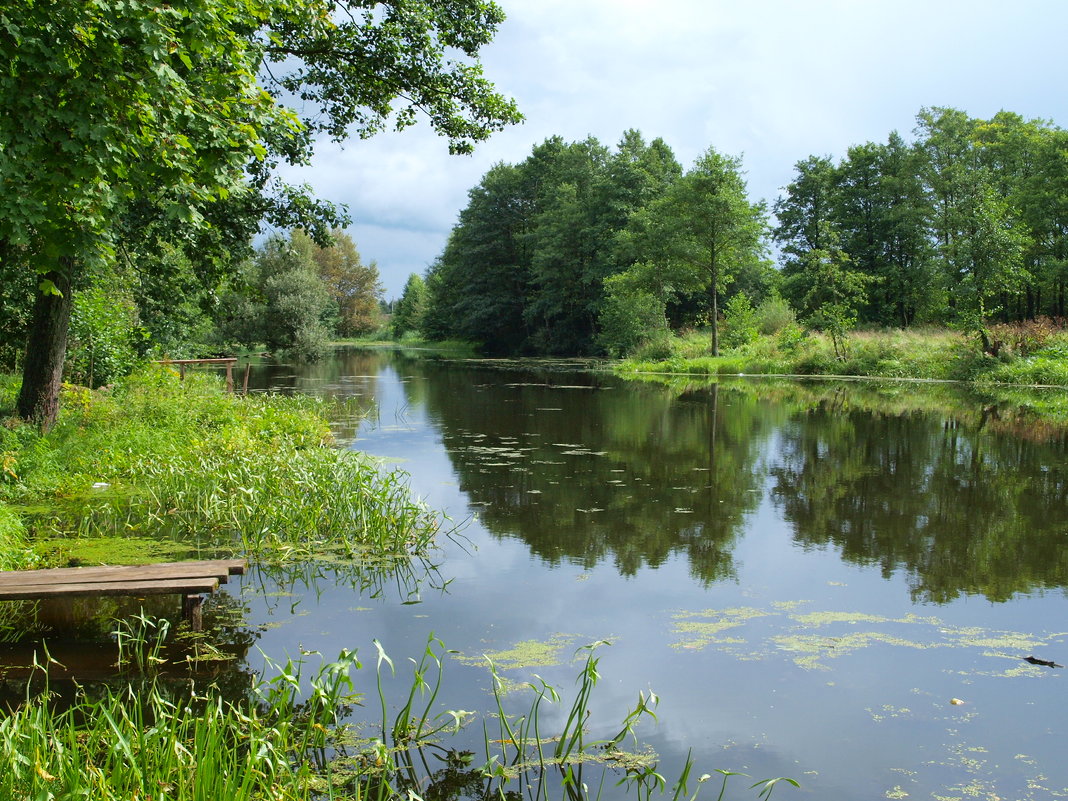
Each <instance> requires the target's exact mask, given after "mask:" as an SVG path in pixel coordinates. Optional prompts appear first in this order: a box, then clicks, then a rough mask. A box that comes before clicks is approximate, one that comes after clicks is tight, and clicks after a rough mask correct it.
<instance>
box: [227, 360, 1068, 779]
mask: <svg viewBox="0 0 1068 801" xmlns="http://www.w3.org/2000/svg"><path fill="white" fill-rule="evenodd" d="M579 367H581V366H578V367H576V366H571V368H570V369H568V366H566V365H558V364H529V365H518V364H516V363H510V362H465V361H447V360H445V361H442V360H435V359H429V358H419V357H411V356H401V355H391V354H389V353H386V352H373V351H344V352H342V353H341V354H339V356H338V358H337V359H336V360H333V361H330V362H328V363H326V364H323V365H317V366H312V367H306V368H299V369H298V368H291V367H281V368H275V369H273V370H272V371H269V372H268V373H265V374H264V375H263V376H261V384H262V385H269V386H271V387H273V388H276V389H285V390H289V391H293V390H295V391H302V392H312V393H322V394H326V395H333V396H343V397H347V398H351V399H353V403H354V404H355V405H356V406H357V407H358V406H360V405H361V404H366V406H365V407H364V408H374V409H375V412H374V414H373V416H372V417H371V419H370V420H369V421H366V422H363V423H357V422H356V419H355V417H349V418H347V419H339V420H337V421H336V432H337V435H338V437H339V439H340V440H341V441H342V442H343V443H344V444H345V445H346V446H347V447H352V448H355V449H357V450H360V451H363V452H366V453H368V454H371V455H373V456H375V457H378V458H381V459H382V460H384V461H385V462H386V463H388V464H398V465H400V466H401V467H402V468H403V469H404V470H406V471H408V472H409V473H410V475H411V486H412V488H413V490H414V491H415V493H416V494H418V495H419V496H421V497H423V498H425V499H426V502H427V503H428V504H429V505H430V506H431V507H433V508H436V509H441V510H444V511H445V512H446V513H447V514H448V515H449V517H450V518H451V520H452V521H453V523H455V524H461V529H460V532H459V533H458V534H455V535H453V536H449V537H442V540H441V545H442V547H441V551H440V552H439V553H438V554H436V555H435V561H436V562H437V563H438V564H439V568H438V571H437V573H436V574H433V575H430V576H424V577H423V580H422V581H420V582H405V581H396V582H395V583H394V585H393V586H377V587H375V588H373V589H372V590H365V591H363V592H360V591H358V589H357V588H354V586H353V583H352V582H345V583H342V584H339V585H336V586H335V585H333V584H332V582H331V579H330V577H329V574H324V576H323V577H322V578H321V579H320V580H317V581H310V582H308V583H307V584H301V583H299V582H297V583H296V584H291V585H289V586H286V587H281V588H279V587H278V586H275V585H270V582H267V584H268V585H270V586H267V587H264V586H261V587H259V588H253V587H251V586H250V585H247V586H246V594H245V598H244V600H245V602H246V603H247V604H248V605H249V607H250V614H251V618H252V620H254V621H260V622H261V623H268V624H269V625H267V626H265V627H263V631H262V633H261V634H260V636H259V641H258V643H257V645H258V647H259V648H261V649H263V651H264V652H265V653H267V654H272V655H277V654H280V653H295V652H296V651H297V650H298V649H304V650H319V651H322V652H323V653H324V654H326V655H331V654H333V653H336V652H337V650H338V649H339V648H340V647H354V648H359V649H360V652H361V653H363V654H365V656H366V658H367V659H368V660H371V659H372V658H373V648H372V647H371V646H370V645H369V643H370V641H371V638H373V637H377V638H378V639H379V640H380V641H381V643H382V645H383V646H384V647H385V649H386V650H387V652H389V653H390V654H391V655H392V656H393V657H394V658H395V660H399V662H402V661H403V659H404V657H406V656H412V657H418V655H419V654H420V653H421V652H422V649H423V647H424V646H425V643H426V640H427V637H428V636H429V635H430V633H431V632H433V634H434V635H435V636H437V637H439V638H441V639H442V640H443V641H444V642H445V644H446V645H447V646H448V647H449V648H452V649H456V650H457V651H458V652H459V654H458V655H457V657H456V659H455V660H453V661H450V662H449V664H447V666H446V675H447V683H446V688H445V691H444V693H443V699H442V706H443V708H458V707H462V708H464V709H469V710H475V709H482V710H484V709H488V708H489V706H490V704H491V701H492V698H491V696H490V695H489V693H488V688H489V682H488V679H487V673H486V669H485V667H484V663H482V655H483V654H488V655H491V656H493V655H496V656H497V660H498V662H499V663H500V664H501V666H502V668H503V669H502V673H504V674H505V675H506V676H507V677H508V678H510V679H514V680H516V681H522V680H526V679H528V678H529V677H530V676H531V675H532V674H537V675H539V676H542V677H544V678H545V679H546V680H548V681H550V682H552V683H554V684H557V685H558V686H560V688H561V689H562V690H564V691H567V692H569V691H570V690H571V688H572V687H573V680H574V677H575V675H576V673H577V668H576V665H575V664H574V663H573V661H572V656H573V654H574V652H575V649H576V648H577V647H578V646H581V645H583V644H587V643H590V642H593V641H597V640H608V641H610V642H611V645H610V646H608V647H605V648H604V649H603V651H602V652H601V662H600V671H601V674H602V682H601V684H600V686H599V687H598V690H597V694H596V696H595V700H594V705H593V714H592V715H591V719H590V721H589V724H588V725H589V727H590V728H591V729H593V730H596V731H599V732H600V733H609V731H608V730H609V729H612V726H613V725H614V724H616V723H618V721H619V720H620V719H621V718H622V716H623V714H625V711H626V710H627V709H628V708H629V707H630V706H631V705H632V704H633V702H634V701H635V699H636V698H637V694H638V692H639V691H642V690H645V691H648V690H649V689H652V690H654V691H655V692H656V693H657V694H658V695H659V696H660V698H661V705H660V709H659V713H658V714H659V722H658V723H657V724H655V725H652V726H649V725H646V726H645V727H644V728H643V729H642V732H641V733H642V735H643V740H644V741H645V742H648V743H650V744H651V745H652V746H653V747H654V748H655V749H656V750H657V751H658V752H659V753H660V755H661V757H662V762H661V766H662V768H663V772H664V773H665V775H669V776H670V775H671V773H672V771H673V769H677V767H678V766H679V765H680V764H681V762H682V760H683V758H684V757H685V754H686V752H687V749H690V748H692V749H693V753H694V756H695V758H696V760H697V763H698V766H697V770H698V772H703V771H709V770H711V769H713V768H717V767H718V768H726V769H731V770H741V771H745V772H746V773H748V774H750V775H751V776H753V778H754V779H756V778H766V777H769V776H777V775H788V776H792V777H794V778H796V779H797V780H799V781H800V782H801V783H802V785H803V790H802V791H800V792H799V791H796V790H793V789H792V788H786V789H783V790H780V791H779V792H780V793H781V794H782V796H783V797H786V796H787V795H790V794H794V795H797V796H798V797H811V798H821V799H856V798H882V797H887V798H906V797H908V798H939V799H943V798H985V799H995V798H1014V799H1030V798H1035V799H1039V798H1043V799H1044V798H1055V797H1062V796H1063V795H1065V794H1068V767H1066V766H1065V764H1064V762H1063V759H1062V753H1063V750H1064V746H1063V742H1062V740H1061V735H1062V733H1063V726H1062V725H1061V721H1063V719H1064V718H1065V714H1066V712H1068V702H1066V700H1065V692H1064V684H1063V682H1064V673H1065V672H1068V671H1062V670H1058V669H1050V668H1045V667H1041V666H1033V665H1030V664H1028V663H1026V662H1024V661H1022V657H1024V656H1028V655H1030V654H1034V655H1036V656H1039V657H1042V658H1047V659H1055V660H1056V661H1057V662H1060V663H1068V633H1066V632H1068V623H1066V620H1068V615H1066V612H1068V603H1066V600H1065V592H1064V588H1065V587H1066V586H1068V548H1066V545H1068V497H1066V496H1068V475H1066V438H1065V435H1064V433H1063V431H1061V430H1059V429H1058V428H1057V427H1056V426H1049V425H1042V424H1037V423H1032V422H1031V421H1029V419H1028V418H1027V417H1026V415H1024V416H1020V415H1019V414H1018V413H1016V412H1010V411H1008V410H1005V409H1002V408H999V407H998V406H997V404H991V403H990V402H989V401H985V400H983V399H976V398H974V397H970V396H968V395H965V394H962V393H961V392H960V391H958V390H955V389H952V388H948V387H935V388H932V389H930V390H925V389H922V388H920V387H918V386H916V385H908V384H899V385H883V386H876V385H842V384H839V385H836V384H831V383H828V382H809V383H796V382H787V381H781V380H775V381H773V380H768V379H748V380H746V379H736V380H723V381H721V382H719V383H718V384H713V385H706V386H697V385H690V384H686V383H684V382H683V383H675V384H674V385H670V386H664V385H660V384H642V383H626V382H622V381H620V380H617V379H614V378H612V377H610V376H606V375H604V374H597V373H592V372H587V371H583V370H582V369H578V368H579ZM350 408H352V404H350ZM443 585H444V588H442V587H443ZM264 589H267V590H269V591H271V595H270V597H267V598H264V597H262V591H263V590H264ZM283 591H284V592H283ZM286 593H288V594H286ZM369 689H370V688H369ZM519 698H520V696H519V695H516V699H517V700H516V701H515V704H516V708H522V707H523V706H525V704H524V703H523V702H522V701H520V700H519ZM954 700H955V701H962V702H963V703H953V701H954ZM480 705H481V706H480ZM549 714H550V717H551V715H552V714H556V713H553V712H550V713H549ZM611 733H614V730H613V731H612V732H611ZM740 787H741V783H739V786H738V788H736V789H740ZM739 795H741V796H743V797H744V796H745V794H744V793H739Z"/></svg>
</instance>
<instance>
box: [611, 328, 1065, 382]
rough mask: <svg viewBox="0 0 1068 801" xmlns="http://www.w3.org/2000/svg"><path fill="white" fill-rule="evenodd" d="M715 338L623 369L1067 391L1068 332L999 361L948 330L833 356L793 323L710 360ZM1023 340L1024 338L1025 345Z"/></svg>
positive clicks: (698, 338) (703, 337) (640, 358)
mask: <svg viewBox="0 0 1068 801" xmlns="http://www.w3.org/2000/svg"><path fill="white" fill-rule="evenodd" d="M710 340H711V337H710V334H709V333H708V332H707V331H690V332H686V333H685V334H683V335H681V336H679V337H675V338H673V339H671V340H665V341H658V342H656V343H654V344H653V345H651V346H649V347H648V348H647V349H646V351H645V352H644V353H643V352H639V353H638V354H637V355H636V356H635V357H634V358H631V359H628V360H626V361H624V362H623V363H622V364H621V365H620V367H619V368H618V371H619V372H620V373H621V374H622V375H627V374H635V373H655V372H661V373H678V374H688V375H737V374H750V375H760V374H763V375H772V374H775V375H844V376H870V377H875V378H897V379H903V378H906V379H922V380H942V381H969V382H975V383H980V384H1026V385H1042V386H1058V387H1068V331H1064V330H1053V331H1048V332H1045V333H1044V334H1043V337H1042V342H1041V344H1040V345H1039V346H1038V347H1034V349H1033V350H1031V349H1029V348H1028V347H1026V346H1022V345H1021V344H1020V343H1017V344H1014V345H1013V346H1006V347H1005V348H1003V349H1002V350H1001V351H1000V352H999V355H998V356H997V357H993V356H988V355H985V354H982V353H980V352H979V350H978V348H977V346H976V344H975V342H974V340H973V338H969V337H966V336H965V335H963V334H961V333H959V332H955V331H949V330H945V329H923V328H916V329H908V330H900V329H897V330H895V329H888V330H880V331H854V332H852V333H850V334H849V335H848V337H847V338H846V341H845V346H844V349H843V352H842V353H840V354H835V351H834V347H833V344H832V342H831V340H830V338H829V337H827V336H824V335H823V334H820V333H818V332H812V331H805V330H803V329H801V328H800V327H798V326H796V325H789V326H786V327H785V328H783V329H781V330H780V331H779V332H777V333H776V334H772V335H766V336H760V337H759V338H757V339H756V340H755V341H754V342H750V343H748V344H744V345H740V346H738V347H735V348H723V349H721V355H720V356H718V357H713V356H711V355H710ZM1021 341H1022V340H1021Z"/></svg>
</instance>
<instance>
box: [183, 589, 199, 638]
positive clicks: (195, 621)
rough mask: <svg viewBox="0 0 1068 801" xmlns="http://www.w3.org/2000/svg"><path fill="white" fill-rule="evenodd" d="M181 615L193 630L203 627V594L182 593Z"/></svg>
mask: <svg viewBox="0 0 1068 801" xmlns="http://www.w3.org/2000/svg"><path fill="white" fill-rule="evenodd" d="M182 617H183V618H184V619H185V620H187V621H188V622H189V628H191V629H192V630H193V631H201V630H203V628H204V596H202V595H183V596H182Z"/></svg>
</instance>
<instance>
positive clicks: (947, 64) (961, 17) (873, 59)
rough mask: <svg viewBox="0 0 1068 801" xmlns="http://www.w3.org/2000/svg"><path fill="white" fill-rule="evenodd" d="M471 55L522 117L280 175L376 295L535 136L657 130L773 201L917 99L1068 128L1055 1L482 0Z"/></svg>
mask: <svg viewBox="0 0 1068 801" xmlns="http://www.w3.org/2000/svg"><path fill="white" fill-rule="evenodd" d="M498 2H499V3H500V5H501V6H502V7H503V8H504V10H505V12H506V13H507V14H508V19H507V20H506V21H505V22H504V24H503V25H502V26H501V28H500V30H499V32H498V34H497V37H496V39H495V41H494V43H493V44H492V45H491V46H490V47H489V48H487V49H486V50H485V51H484V53H483V59H482V61H483V64H484V67H485V72H486V75H487V77H489V78H490V79H491V80H493V81H494V82H495V83H496V84H497V86H498V88H499V89H500V90H501V91H502V92H504V93H506V94H509V95H511V96H513V97H515V98H516V100H517V101H518V103H519V106H520V109H521V110H522V111H523V113H524V114H525V115H526V118H527V119H526V122H525V123H523V124H522V125H519V126H516V127H514V128H511V129H509V130H508V131H505V132H503V133H501V134H497V135H496V136H495V137H493V138H492V139H491V140H489V141H488V142H486V143H483V144H482V145H481V146H480V147H479V148H478V150H477V152H476V154H475V155H474V156H450V155H449V154H448V149H447V147H446V144H445V142H444V141H443V140H441V139H439V138H437V137H435V136H434V135H433V133H432V132H431V131H430V129H429V126H427V125H425V124H421V125H419V126H417V127H415V128H412V129H408V130H407V131H405V132H403V133H400V134H396V133H389V134H382V135H379V136H377V137H375V138H374V139H369V140H359V139H354V140H351V141H349V142H348V143H347V144H346V145H344V146H343V147H339V146H336V145H332V144H329V143H323V144H321V145H320V147H319V148H318V150H317V153H316V156H315V159H314V162H313V163H312V165H311V166H309V167H305V168H302V169H300V170H289V171H287V172H286V173H285V177H286V178H288V179H289V180H296V181H306V182H308V183H309V184H311V186H312V187H313V188H314V189H315V191H316V193H317V194H319V195H320V196H322V197H324V198H326V199H329V200H332V201H334V202H338V203H344V204H346V205H347V206H348V207H349V210H350V212H351V214H352V216H353V218H354V220H355V223H354V224H353V225H352V227H351V228H350V229H349V233H350V234H351V235H352V236H353V238H354V239H355V240H356V244H357V247H358V248H359V250H360V252H361V254H362V255H363V256H364V259H365V260H375V261H376V262H377V263H378V267H379V270H380V272H381V275H382V280H383V283H384V284H385V286H386V296H387V297H397V296H399V295H400V292H401V290H402V288H403V286H404V282H405V280H406V279H407V277H408V275H409V274H410V273H413V272H415V273H422V272H424V271H425V269H426V267H427V266H428V265H429V263H430V262H431V261H432V260H433V259H434V258H435V257H436V256H437V255H438V254H439V253H440V252H441V250H442V248H443V247H444V244H445V239H446V237H447V236H448V232H449V230H450V229H451V227H452V225H453V224H454V223H455V221H456V217H457V214H458V213H459V212H460V210H461V209H462V208H463V207H464V205H465V204H466V201H467V190H468V189H470V188H471V187H472V186H474V185H475V184H476V183H478V181H479V179H480V178H481V177H482V175H483V174H484V173H485V172H486V170H487V169H489V167H490V166H491V165H492V164H494V163H496V162H498V161H505V162H510V163H516V162H519V161H522V160H523V159H524V158H525V157H526V156H527V155H528V154H529V153H530V149H531V147H532V146H533V145H535V144H536V143H538V142H541V141H542V140H544V139H545V138H546V137H549V136H553V135H557V134H558V135H560V136H563V137H564V138H565V139H566V140H568V141H572V140H578V139H584V138H585V137H586V136H588V135H593V136H596V137H597V138H598V139H600V140H601V142H603V143H604V144H607V145H614V144H615V143H616V142H618V141H619V138H620V136H621V134H622V133H623V131H624V130H626V129H627V128H637V129H639V130H640V131H641V132H642V133H643V134H644V135H645V137H646V138H647V139H652V138H655V137H657V136H660V137H662V138H663V139H664V140H665V141H666V142H667V143H668V144H669V145H670V146H671V147H672V148H674V150H675V153H676V155H677V156H678V158H679V160H680V161H681V162H682V163H683V165H684V166H689V165H690V163H692V161H693V160H694V159H695V158H696V157H697V156H698V155H699V154H700V153H701V152H703V151H704V150H706V149H707V148H708V147H709V146H714V147H715V148H716V149H717V150H719V151H721V152H724V153H729V154H732V155H741V156H742V157H743V165H744V167H745V169H746V171H747V173H748V180H749V189H750V194H751V196H752V197H753V198H754V199H756V198H764V199H766V200H768V201H769V203H770V202H771V201H773V200H774V199H775V197H777V196H778V194H779V191H780V189H781V187H783V186H784V185H785V184H787V183H788V182H789V181H790V180H791V175H792V171H793V165H794V164H795V163H796V162H797V161H799V160H801V159H803V158H806V157H807V156H809V155H813V154H819V155H831V156H834V157H835V158H839V157H841V156H843V155H844V154H845V151H846V149H847V148H848V147H849V146H850V145H852V144H858V143H861V142H866V141H884V140H885V138H886V136H887V135H888V134H889V133H890V131H892V130H897V131H899V132H901V133H902V134H903V135H905V136H906V138H911V132H912V128H913V126H914V118H915V115H916V113H917V112H918V111H919V110H920V108H921V107H923V106H952V107H955V108H959V109H962V110H964V111H966V112H968V113H969V114H971V115H972V116H975V117H982V118H986V117H990V116H992V115H993V114H995V113H997V112H998V111H999V110H1001V109H1005V110H1008V111H1015V112H1017V113H1019V114H1022V115H1023V116H1024V117H1027V118H1041V119H1048V120H1052V121H1053V122H1055V123H1056V124H1058V125H1061V126H1062V127H1068V96H1066V83H1068V57H1066V55H1065V44H1064V42H1065V35H1066V32H1068V2H1061V0H1043V1H1039V0H1017V1H1016V2H1013V3H1011V4H1010V3H1008V2H990V1H984V0H969V1H968V2H964V1H963V0H926V2H919V1H917V0H892V1H891V0H852V2H850V1H849V0H498Z"/></svg>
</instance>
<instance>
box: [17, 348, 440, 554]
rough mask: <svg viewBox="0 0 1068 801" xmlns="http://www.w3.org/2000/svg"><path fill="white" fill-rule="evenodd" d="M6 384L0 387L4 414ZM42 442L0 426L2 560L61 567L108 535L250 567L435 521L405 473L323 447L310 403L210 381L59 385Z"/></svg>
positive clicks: (157, 375) (147, 375)
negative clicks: (54, 414) (52, 421)
mask: <svg viewBox="0 0 1068 801" xmlns="http://www.w3.org/2000/svg"><path fill="white" fill-rule="evenodd" d="M16 387H17V381H15V380H14V379H12V378H10V377H9V378H7V379H5V380H4V382H3V384H2V390H3V391H2V395H0V407H2V408H3V409H5V410H6V411H7V413H9V414H10V413H11V412H13V404H14V396H15V390H16ZM63 401H64V402H63V406H62V411H61V414H60V416H59V418H58V420H57V423H56V425H55V426H54V427H53V429H52V430H51V431H49V432H48V433H47V434H41V433H40V432H38V431H37V430H36V429H35V428H33V427H32V426H29V425H26V424H20V423H19V422H18V421H17V419H16V418H14V417H9V418H8V420H7V423H6V424H5V425H4V426H3V427H2V428H0V460H2V464H3V476H2V478H0V534H2V535H3V538H4V547H3V549H2V553H0V559H3V561H4V563H5V564H6V565H7V566H8V567H10V568H14V567H29V566H33V565H35V564H38V563H40V564H48V565H51V564H60V563H65V562H66V561H68V560H70V559H79V558H80V556H79V553H80V550H81V549H83V548H86V547H93V546H94V545H96V546H99V543H100V542H101V541H102V540H103V541H107V540H115V541H119V542H121V541H123V540H129V539H130V538H141V539H140V540H139V541H141V542H146V541H147V542H151V541H158V542H159V543H161V544H164V543H170V547H171V548H172V549H174V548H177V549H179V550H180V551H182V552H185V553H194V552H215V553H220V554H237V555H249V556H253V557H255V558H257V559H264V560H272V559H286V560H290V561H297V560H300V559H302V558H312V557H327V556H330V555H334V556H345V557H354V556H357V555H361V554H362V555H364V556H365V557H367V558H375V559H387V558H389V557H390V556H394V557H405V556H407V555H409V554H411V553H413V552H417V551H420V550H424V549H425V548H426V547H428V546H429V544H430V542H431V541H432V540H433V537H434V533H435V531H436V528H437V520H436V518H434V516H432V515H431V514H429V513H428V512H427V511H426V510H424V509H423V508H422V507H421V506H419V505H418V504H416V503H415V502H414V501H412V499H411V498H410V495H409V493H408V491H407V487H406V483H405V481H404V477H403V476H402V475H401V474H399V473H395V472H387V471H380V470H379V469H378V468H377V466H376V465H374V464H373V463H372V462H371V461H370V460H368V459H366V458H364V457H362V456H360V455H359V454H357V453H355V452H352V451H345V450H341V449H338V448H335V447H332V446H331V436H330V430H329V427H328V425H327V423H326V420H325V416H324V408H323V406H322V401H319V400H316V399H312V398H309V397H306V396H293V397H267V396H255V395H254V396H250V397H247V398H240V397H235V396H233V395H228V394H226V393H224V392H222V391H221V388H220V386H219V385H218V381H217V379H216V378H214V377H212V376H204V375H197V374H195V373H193V372H191V373H190V374H189V375H188V376H187V377H186V379H185V380H184V381H180V380H179V378H178V376H177V375H176V374H175V373H174V372H173V371H172V370H169V369H166V368H163V367H160V366H158V365H157V366H150V367H147V368H145V369H143V370H139V371H137V372H135V373H133V374H132V375H130V376H128V377H127V378H124V379H122V380H121V381H119V382H117V383H116V384H114V385H113V386H111V387H109V388H106V389H101V390H95V391H94V390H89V389H86V388H84V387H74V386H69V385H68V386H67V387H66V388H65V389H64V398H63Z"/></svg>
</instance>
